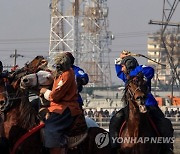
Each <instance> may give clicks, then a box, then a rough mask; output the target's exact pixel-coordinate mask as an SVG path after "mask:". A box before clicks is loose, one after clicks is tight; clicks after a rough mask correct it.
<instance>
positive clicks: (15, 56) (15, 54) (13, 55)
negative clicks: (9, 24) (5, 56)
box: [10, 49, 24, 67]
mask: <svg viewBox="0 0 180 154" xmlns="http://www.w3.org/2000/svg"><path fill="white" fill-rule="evenodd" d="M18 57H24V56H23V55H20V54H17V49H15V50H14V54H11V55H10V58H14V67H15V66H16V62H17V58H18Z"/></svg>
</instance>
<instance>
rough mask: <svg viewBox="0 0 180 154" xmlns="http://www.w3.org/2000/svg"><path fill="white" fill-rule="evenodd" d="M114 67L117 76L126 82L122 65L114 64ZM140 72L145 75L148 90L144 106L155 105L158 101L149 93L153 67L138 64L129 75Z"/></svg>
mask: <svg viewBox="0 0 180 154" xmlns="http://www.w3.org/2000/svg"><path fill="white" fill-rule="evenodd" d="M115 69H116V73H117V76H118V77H119V78H120V79H122V80H123V81H124V82H125V83H126V82H127V78H126V75H125V74H124V73H123V72H122V66H121V65H118V64H115ZM140 72H142V73H143V74H144V76H145V77H146V79H147V85H148V87H149V91H150V92H149V93H148V96H147V99H146V102H145V104H146V106H157V105H158V103H157V101H156V99H155V98H154V96H153V95H152V94H151V79H152V78H153V76H154V69H153V68H152V67H149V66H145V65H139V66H137V67H136V68H135V69H134V70H132V71H131V72H130V76H136V75H137V74H138V73H140Z"/></svg>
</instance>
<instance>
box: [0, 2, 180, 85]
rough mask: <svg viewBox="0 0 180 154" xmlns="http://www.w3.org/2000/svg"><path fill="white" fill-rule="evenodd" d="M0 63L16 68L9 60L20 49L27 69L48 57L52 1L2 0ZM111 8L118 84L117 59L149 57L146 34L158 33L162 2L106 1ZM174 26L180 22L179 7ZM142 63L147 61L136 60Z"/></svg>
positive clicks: (0, 8)
mask: <svg viewBox="0 0 180 154" xmlns="http://www.w3.org/2000/svg"><path fill="white" fill-rule="evenodd" d="M0 1H1V5H0V60H1V61H2V62H3V64H4V65H13V64H14V60H13V58H10V55H11V54H14V50H15V49H17V52H18V54H20V55H23V56H24V57H23V58H22V57H18V58H17V64H19V65H20V66H21V65H24V63H25V62H27V61H31V60H32V59H33V58H34V57H35V56H37V55H44V56H48V49H49V34H50V10H49V3H50V0H13V1H7V0H0ZM107 2H108V7H109V30H110V31H112V33H113V34H114V36H115V40H113V42H112V45H111V46H110V48H111V50H112V52H111V53H110V61H111V74H112V80H113V82H114V83H119V79H118V78H117V77H116V74H115V70H114V59H115V58H116V57H118V56H119V54H120V51H122V50H124V49H126V50H130V51H132V52H134V53H141V54H145V55H147V34H148V33H153V32H156V31H157V30H159V29H160V28H161V27H160V26H158V25H150V24H148V22H149V21H150V20H154V21H161V20H162V11H163V0H107ZM171 22H176V23H177V22H180V4H179V5H178V7H177V8H176V11H175V13H174V15H173V17H172V20H171ZM137 59H138V60H139V63H142V64H145V63H146V60H145V59H143V58H137Z"/></svg>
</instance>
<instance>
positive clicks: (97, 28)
mask: <svg viewBox="0 0 180 154" xmlns="http://www.w3.org/2000/svg"><path fill="white" fill-rule="evenodd" d="M79 23H80V25H81V28H80V29H81V32H80V40H81V41H80V43H81V44H80V46H79V49H80V50H79V51H80V52H79V58H78V59H79V61H80V62H79V64H80V65H81V66H82V67H83V68H84V69H85V70H86V71H87V72H88V74H89V76H90V84H91V86H109V85H111V70H110V59H109V53H110V51H111V50H110V48H109V45H110V44H111V41H112V38H113V37H112V33H111V32H110V31H108V7H107V0H84V5H83V9H82V16H81V18H80V19H79Z"/></svg>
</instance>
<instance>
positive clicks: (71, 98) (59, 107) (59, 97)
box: [45, 69, 82, 116]
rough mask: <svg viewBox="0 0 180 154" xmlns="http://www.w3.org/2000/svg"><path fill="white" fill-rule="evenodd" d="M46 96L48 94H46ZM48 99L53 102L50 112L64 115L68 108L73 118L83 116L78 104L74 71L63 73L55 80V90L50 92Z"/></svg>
mask: <svg viewBox="0 0 180 154" xmlns="http://www.w3.org/2000/svg"><path fill="white" fill-rule="evenodd" d="M47 93H48V92H47ZM45 95H47V94H46V93H45ZM46 97H47V96H46ZM48 98H49V99H48V100H50V101H51V103H50V107H49V108H48V109H49V111H50V112H56V113H60V114H62V113H63V111H64V110H65V109H66V108H67V107H68V108H69V109H70V111H71V115H72V116H75V115H78V114H82V111H81V109H80V107H79V103H78V102H77V98H78V93H77V85H76V82H75V75H74V72H73V70H72V69H70V70H68V71H66V72H63V73H62V74H61V75H60V76H59V77H58V78H57V79H55V80H54V84H53V88H52V91H49V93H48Z"/></svg>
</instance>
